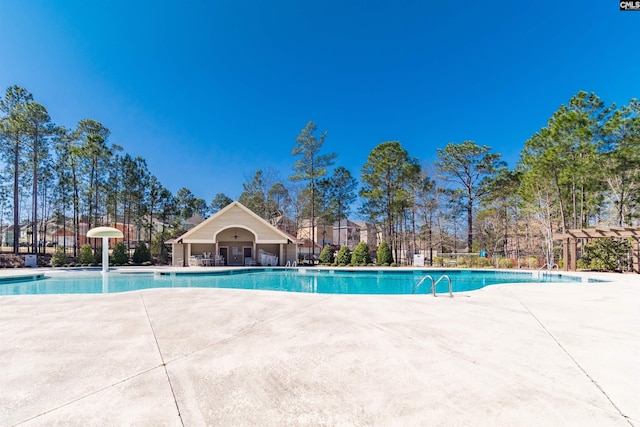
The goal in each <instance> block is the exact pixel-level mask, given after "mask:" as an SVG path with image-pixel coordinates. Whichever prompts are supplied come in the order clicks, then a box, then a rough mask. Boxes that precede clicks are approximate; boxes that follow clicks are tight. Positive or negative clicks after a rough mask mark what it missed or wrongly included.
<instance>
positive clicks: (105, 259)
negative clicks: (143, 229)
mask: <svg viewBox="0 0 640 427" xmlns="http://www.w3.org/2000/svg"><path fill="white" fill-rule="evenodd" d="M87 237H96V238H97V237H102V272H103V273H106V272H107V271H109V238H110V237H116V238H120V239H122V238H123V237H124V235H123V234H122V231H120V230H118V229H117V228H113V227H95V228H92V229H91V230H89V231H87Z"/></svg>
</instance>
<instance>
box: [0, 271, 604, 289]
mask: <svg viewBox="0 0 640 427" xmlns="http://www.w3.org/2000/svg"><path fill="white" fill-rule="evenodd" d="M445 274H446V275H447V276H449V277H450V278H451V282H452V285H453V292H462V291H472V290H476V289H480V288H483V287H485V286H488V285H496V284H503V283H528V282H536V283H537V282H560V283H562V282H573V283H576V282H581V281H584V279H582V278H580V277H575V276H567V275H563V274H559V273H553V274H548V273H544V274H542V275H541V277H540V278H539V277H538V276H539V273H538V272H537V271H536V272H531V271H527V272H510V271H509V272H506V271H492V270H431V269H429V270H399V269H398V270H373V269H365V270H328V269H315V268H293V269H284V268H247V269H236V270H222V271H216V272H206V273H188V272H187V273H183V272H135V273H132V272H111V273H108V274H106V275H103V274H101V273H99V272H73V273H69V274H64V273H60V274H58V273H56V274H39V275H34V276H31V277H27V278H21V279H17V278H3V279H2V280H0V295H30V294H91V293H111V292H127V291H134V290H140V289H150V288H190V287H192V288H234V289H257V290H271V291H284V292H314V293H328V294H410V293H412V290H413V288H414V287H415V286H416V284H418V283H419V282H420V280H421V279H422V278H423V277H424V276H425V275H429V276H431V277H432V278H433V279H434V280H438V278H440V277H441V276H442V275H445ZM589 281H594V280H592V279H590V280H589ZM448 291H449V284H448V282H447V281H446V280H442V281H440V283H439V284H438V286H437V292H438V293H445V292H448ZM430 292H431V281H430V280H427V281H425V282H424V283H422V285H421V286H420V287H419V288H418V289H417V290H416V293H419V294H427V293H430Z"/></svg>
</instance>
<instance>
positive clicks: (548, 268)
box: [538, 262, 560, 280]
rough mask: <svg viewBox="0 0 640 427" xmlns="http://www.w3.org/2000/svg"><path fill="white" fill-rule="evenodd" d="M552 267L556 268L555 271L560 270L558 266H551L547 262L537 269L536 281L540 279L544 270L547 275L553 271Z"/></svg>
mask: <svg viewBox="0 0 640 427" xmlns="http://www.w3.org/2000/svg"><path fill="white" fill-rule="evenodd" d="M554 267H555V268H556V270H560V267H559V266H558V264H552V263H550V262H547V263H545V264H544V265H543V266H542V267H540V268H539V269H538V280H541V279H542V270H544V269H546V270H547V273H548V272H550V271H551V270H553V268H554Z"/></svg>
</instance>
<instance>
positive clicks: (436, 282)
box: [411, 274, 453, 298]
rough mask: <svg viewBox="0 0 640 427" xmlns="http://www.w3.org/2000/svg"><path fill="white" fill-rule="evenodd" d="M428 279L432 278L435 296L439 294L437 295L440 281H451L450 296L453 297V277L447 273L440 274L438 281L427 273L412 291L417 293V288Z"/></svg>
mask: <svg viewBox="0 0 640 427" xmlns="http://www.w3.org/2000/svg"><path fill="white" fill-rule="evenodd" d="M426 279H429V280H431V291H432V292H433V296H434V297H436V296H438V295H436V286H438V283H440V281H441V280H442V279H447V281H448V282H449V297H451V298H453V284H452V283H451V278H450V277H449V276H447V275H446V274H443V275H442V276H440V277H439V278H438V280H436V281H434V280H433V277H431V276H430V275H428V274H427V275H425V276H424V277H423V278H422V279H420V281H419V282H418V284H417V285H415V286H414V287H413V289H412V290H411V293H412V294H415V293H416V290H417V289H418V288H419V287H420V285H422V282H424V281H425V280H426Z"/></svg>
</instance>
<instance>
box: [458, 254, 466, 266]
mask: <svg viewBox="0 0 640 427" xmlns="http://www.w3.org/2000/svg"><path fill="white" fill-rule="evenodd" d="M456 265H457V266H458V267H466V266H467V261H466V260H465V259H464V257H462V256H459V257H458V258H457V259H456Z"/></svg>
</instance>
